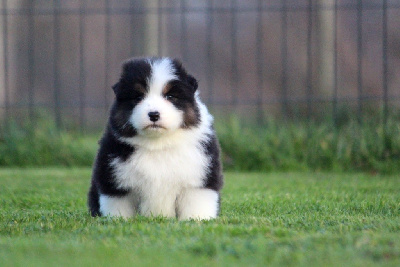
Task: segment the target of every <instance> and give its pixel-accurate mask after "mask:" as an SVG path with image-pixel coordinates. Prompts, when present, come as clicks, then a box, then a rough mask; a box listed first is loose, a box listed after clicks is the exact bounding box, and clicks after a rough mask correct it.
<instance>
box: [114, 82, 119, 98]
mask: <svg viewBox="0 0 400 267" xmlns="http://www.w3.org/2000/svg"><path fill="white" fill-rule="evenodd" d="M119 87H120V84H119V82H117V83H116V84H114V85H113V86H112V89H113V91H114V94H115V95H117V93H118V91H119Z"/></svg>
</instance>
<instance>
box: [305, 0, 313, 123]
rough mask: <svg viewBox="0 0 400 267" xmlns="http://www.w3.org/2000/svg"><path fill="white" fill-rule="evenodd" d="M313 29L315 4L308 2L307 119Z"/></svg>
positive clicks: (311, 92)
mask: <svg viewBox="0 0 400 267" xmlns="http://www.w3.org/2000/svg"><path fill="white" fill-rule="evenodd" d="M312 28H313V3H312V0H308V25H307V92H306V94H307V119H310V118H311V105H312V102H311V98H312V94H313V88H312V71H313V70H312V68H313V62H312V61H313V59H312Z"/></svg>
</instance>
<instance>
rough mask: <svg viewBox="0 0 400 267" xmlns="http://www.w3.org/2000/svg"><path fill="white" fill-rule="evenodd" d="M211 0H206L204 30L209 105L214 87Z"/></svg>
mask: <svg viewBox="0 0 400 267" xmlns="http://www.w3.org/2000/svg"><path fill="white" fill-rule="evenodd" d="M213 3H214V2H213V0H208V13H207V17H208V18H207V25H206V27H207V31H206V43H207V62H208V68H206V71H207V89H208V104H209V105H211V104H212V102H213V89H214V68H213V66H214V61H213V53H212V42H213V38H212V34H213V30H212V29H213V24H214V14H213V11H214V9H213Z"/></svg>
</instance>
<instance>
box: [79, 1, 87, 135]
mask: <svg viewBox="0 0 400 267" xmlns="http://www.w3.org/2000/svg"><path fill="white" fill-rule="evenodd" d="M85 10H86V0H80V7H79V127H80V130H81V132H84V131H85V123H86V114H85V105H86V92H85V83H86V81H85V78H86V73H85V71H86V68H85V16H86V15H85Z"/></svg>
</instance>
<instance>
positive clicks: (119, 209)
mask: <svg viewBox="0 0 400 267" xmlns="http://www.w3.org/2000/svg"><path fill="white" fill-rule="evenodd" d="M100 212H101V214H102V215H103V216H121V217H125V218H127V217H132V216H133V215H134V214H135V207H134V201H133V199H132V197H131V196H130V195H127V196H123V197H110V196H106V195H100Z"/></svg>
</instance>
